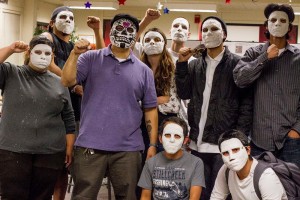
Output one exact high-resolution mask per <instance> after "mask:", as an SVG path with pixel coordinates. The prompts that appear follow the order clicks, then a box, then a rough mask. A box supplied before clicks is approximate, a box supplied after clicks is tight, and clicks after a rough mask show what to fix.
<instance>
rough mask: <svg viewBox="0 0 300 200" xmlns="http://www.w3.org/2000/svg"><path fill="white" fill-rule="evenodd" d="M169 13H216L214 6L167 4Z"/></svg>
mask: <svg viewBox="0 0 300 200" xmlns="http://www.w3.org/2000/svg"><path fill="white" fill-rule="evenodd" d="M167 8H168V9H169V10H170V11H175V12H214V13H215V12H217V6H216V5H215V4H200V3H199V4H175V3H170V4H167Z"/></svg>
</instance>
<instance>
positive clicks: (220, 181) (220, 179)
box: [210, 158, 288, 200]
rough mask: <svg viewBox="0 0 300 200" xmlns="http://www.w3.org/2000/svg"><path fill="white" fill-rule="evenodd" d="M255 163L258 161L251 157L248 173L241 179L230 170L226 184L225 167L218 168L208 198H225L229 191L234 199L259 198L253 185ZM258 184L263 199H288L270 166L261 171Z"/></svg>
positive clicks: (256, 199)
mask: <svg viewBox="0 0 300 200" xmlns="http://www.w3.org/2000/svg"><path fill="white" fill-rule="evenodd" d="M257 163H258V161H257V160H256V159H254V158H253V163H252V166H251V169H250V173H249V175H248V176H247V177H246V178H245V179H243V180H240V179H239V177H238V176H237V174H236V172H234V171H232V170H230V171H229V174H228V184H227V181H226V175H225V171H226V169H227V167H226V166H225V165H223V166H222V167H221V169H220V170H219V173H218V176H217V179H216V182H215V186H214V189H213V191H212V194H211V197H210V200H225V199H226V197H227V196H228V195H229V194H230V193H231V196H232V199H234V200H259V198H258V197H257V195H256V192H255V189H254V185H253V175H254V169H255V167H256V165H257ZM258 186H259V190H260V193H261V197H262V199H263V200H287V199H288V198H287V196H286V193H285V190H284V188H283V186H282V184H281V182H280V180H279V178H278V177H277V175H276V174H275V172H274V171H273V170H272V169H271V168H268V169H266V170H265V171H264V172H263V174H262V175H261V177H260V179H259V183H258Z"/></svg>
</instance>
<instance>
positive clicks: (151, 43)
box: [143, 31, 165, 55]
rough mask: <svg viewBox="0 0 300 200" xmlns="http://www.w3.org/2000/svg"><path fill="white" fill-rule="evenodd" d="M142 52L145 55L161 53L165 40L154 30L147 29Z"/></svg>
mask: <svg viewBox="0 0 300 200" xmlns="http://www.w3.org/2000/svg"><path fill="white" fill-rule="evenodd" d="M143 44H144V52H145V53H146V54H147V55H155V54H161V53H162V52H163V50H164V46H165V41H164V38H163V36H162V35H161V34H160V33H159V32H156V31H149V32H148V33H147V34H146V35H145V36H144V41H143Z"/></svg>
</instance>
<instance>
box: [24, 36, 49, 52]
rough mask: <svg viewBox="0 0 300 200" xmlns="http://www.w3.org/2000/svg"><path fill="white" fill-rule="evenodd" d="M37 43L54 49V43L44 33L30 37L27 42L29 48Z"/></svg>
mask: <svg viewBox="0 0 300 200" xmlns="http://www.w3.org/2000/svg"><path fill="white" fill-rule="evenodd" d="M38 44H46V45H48V46H50V47H51V48H52V51H54V44H53V42H51V41H50V40H49V39H48V38H47V37H46V36H44V35H38V36H35V37H33V38H32V39H31V41H30V43H29V48H30V50H31V49H33V47H35V46H36V45H38Z"/></svg>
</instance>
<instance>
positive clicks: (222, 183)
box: [210, 165, 230, 200]
mask: <svg viewBox="0 0 300 200" xmlns="http://www.w3.org/2000/svg"><path fill="white" fill-rule="evenodd" d="M226 169H227V167H226V166H225V165H223V166H222V167H221V169H220V170H219V172H218V176H217V178H216V181H215V186H214V188H213V191H212V193H211V197H210V200H225V199H226V198H227V196H228V195H229V193H230V192H229V188H228V183H227V180H226V177H225V171H226Z"/></svg>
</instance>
